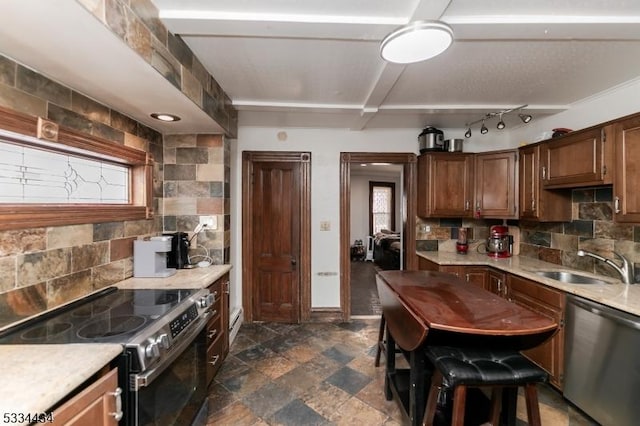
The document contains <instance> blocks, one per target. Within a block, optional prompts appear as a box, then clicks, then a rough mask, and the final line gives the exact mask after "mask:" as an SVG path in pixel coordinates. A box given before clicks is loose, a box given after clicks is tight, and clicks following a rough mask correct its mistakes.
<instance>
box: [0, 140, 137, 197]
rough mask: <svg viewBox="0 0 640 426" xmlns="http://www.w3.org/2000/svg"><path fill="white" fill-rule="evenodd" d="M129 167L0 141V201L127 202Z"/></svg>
mask: <svg viewBox="0 0 640 426" xmlns="http://www.w3.org/2000/svg"><path fill="white" fill-rule="evenodd" d="M129 172H130V170H129V167H127V166H123V165H118V164H113V163H109V162H106V161H102V160H95V159H91V158H80V157H76V156H73V155H69V154H66V153H63V152H50V151H45V150H41V149H35V148H31V147H27V146H21V145H17V144H11V143H7V142H2V141H0V203H23V204H28V203H43V204H44V203H54V204H73V203H77V204H86V203H89V204H128V203H129V192H130V191H129V189H130V173H129Z"/></svg>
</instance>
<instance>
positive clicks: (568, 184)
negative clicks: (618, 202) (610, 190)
mask: <svg viewBox="0 0 640 426" xmlns="http://www.w3.org/2000/svg"><path fill="white" fill-rule="evenodd" d="M612 137H613V126H603V127H596V128H590V129H586V130H584V131H578V132H572V133H569V134H568V135H566V136H563V137H561V138H559V139H551V140H549V141H547V142H544V143H542V144H541V145H540V146H541V156H540V161H541V164H540V166H541V173H542V186H543V187H544V188H545V189H551V188H578V187H585V186H594V185H606V184H611V183H612V182H613V173H612V167H611V162H612V160H613V144H612V142H613V141H612V140H611V139H612Z"/></svg>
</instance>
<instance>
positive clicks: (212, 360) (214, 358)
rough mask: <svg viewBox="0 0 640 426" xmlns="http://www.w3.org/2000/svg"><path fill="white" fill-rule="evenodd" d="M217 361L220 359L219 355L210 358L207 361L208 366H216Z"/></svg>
mask: <svg viewBox="0 0 640 426" xmlns="http://www.w3.org/2000/svg"><path fill="white" fill-rule="evenodd" d="M219 359H220V355H214V356H212V357H211V361H209V364H211V365H216V364H217V363H218V360H219Z"/></svg>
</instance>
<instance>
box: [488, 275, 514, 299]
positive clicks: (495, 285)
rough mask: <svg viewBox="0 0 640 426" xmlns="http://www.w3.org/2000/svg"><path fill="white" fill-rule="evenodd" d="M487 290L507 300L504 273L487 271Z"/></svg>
mask: <svg viewBox="0 0 640 426" xmlns="http://www.w3.org/2000/svg"><path fill="white" fill-rule="evenodd" d="M487 290H489V291H490V292H491V293H495V294H497V295H498V296H500V297H504V298H508V297H509V295H508V294H507V277H506V275H505V274H504V272H500V271H497V270H495V269H489V273H488V277H487Z"/></svg>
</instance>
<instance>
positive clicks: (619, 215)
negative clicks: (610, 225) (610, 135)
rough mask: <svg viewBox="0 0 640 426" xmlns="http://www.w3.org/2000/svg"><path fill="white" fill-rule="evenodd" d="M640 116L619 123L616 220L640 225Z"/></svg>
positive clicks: (616, 141) (615, 201)
mask: <svg viewBox="0 0 640 426" xmlns="http://www.w3.org/2000/svg"><path fill="white" fill-rule="evenodd" d="M638 165H640V114H636V115H634V116H631V117H628V118H626V119H623V120H621V121H619V122H618V123H616V124H615V180H614V183H613V197H614V198H613V207H614V220H615V221H616V222H636V223H638V222H640V191H638V185H640V167H639V166H638Z"/></svg>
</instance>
